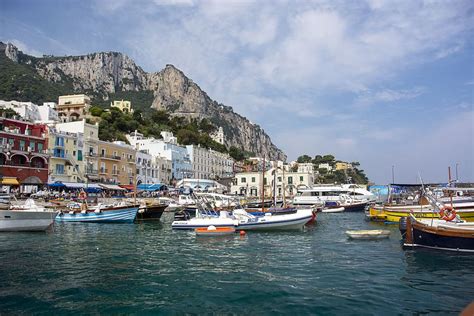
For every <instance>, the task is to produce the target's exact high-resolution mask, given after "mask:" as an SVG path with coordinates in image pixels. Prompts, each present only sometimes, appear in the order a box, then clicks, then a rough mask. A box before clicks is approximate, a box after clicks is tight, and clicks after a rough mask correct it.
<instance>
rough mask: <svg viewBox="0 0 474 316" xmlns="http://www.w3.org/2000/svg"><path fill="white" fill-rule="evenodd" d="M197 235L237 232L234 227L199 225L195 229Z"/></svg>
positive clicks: (218, 234) (221, 234)
mask: <svg viewBox="0 0 474 316" xmlns="http://www.w3.org/2000/svg"><path fill="white" fill-rule="evenodd" d="M194 231H195V232H196V236H226V235H232V234H234V233H235V228H233V227H216V226H214V225H211V226H208V227H207V228H206V227H199V228H196V229H195V230H194Z"/></svg>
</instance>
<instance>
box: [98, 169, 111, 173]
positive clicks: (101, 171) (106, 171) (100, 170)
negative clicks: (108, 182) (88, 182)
mask: <svg viewBox="0 0 474 316" xmlns="http://www.w3.org/2000/svg"><path fill="white" fill-rule="evenodd" d="M108 172H109V170H108V169H105V168H100V169H99V174H107V173H108Z"/></svg>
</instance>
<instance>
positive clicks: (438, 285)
mask: <svg viewBox="0 0 474 316" xmlns="http://www.w3.org/2000/svg"><path fill="white" fill-rule="evenodd" d="M165 215H169V214H165ZM171 220H172V218H167V217H166V216H165V217H164V218H163V219H162V222H161V223H159V222H158V223H153V222H147V223H140V224H133V225H128V224H123V225H100V224H80V223H76V224H68V223H64V224H59V225H55V227H54V230H53V231H52V232H50V233H45V234H29V233H19V234H0V258H1V269H0V282H1V284H2V286H0V311H2V313H3V312H4V313H7V314H17V313H27V314H31V313H48V314H49V313H53V312H60V313H65V312H67V313H73V312H81V313H143V312H150V313H156V312H160V313H180V312H187V313H202V312H203V311H206V312H208V311H211V312H215V313H237V314H244V313H252V314H273V313H281V314H288V313H293V314H325V315H341V314H343V315H361V314H364V315H365V314H374V315H380V314H413V313H434V314H440V315H445V314H457V313H458V312H459V311H460V310H461V309H462V308H463V307H464V306H465V305H467V304H468V303H469V302H470V301H471V300H472V299H473V298H474V272H473V271H472V258H473V257H472V256H471V255H463V254H457V253H445V252H436V251H424V250H420V251H418V250H417V251H403V250H402V249H401V247H400V234H399V232H398V229H397V227H396V226H384V225H383V224H380V223H370V222H365V221H364V219H363V214H356V213H353V214H350V213H334V214H320V215H319V216H318V223H317V224H315V225H313V226H310V227H308V228H307V229H306V230H305V231H301V232H261V233H257V232H248V233H247V235H245V236H239V235H238V234H235V235H231V236H221V237H218V238H215V237H196V236H195V234H194V233H193V232H188V231H172V230H171V228H170V223H171ZM381 227H383V228H384V229H389V230H390V231H391V236H390V238H389V239H387V240H379V241H366V242H361V241H353V240H349V239H347V237H346V235H345V233H344V232H345V230H348V229H378V228H381Z"/></svg>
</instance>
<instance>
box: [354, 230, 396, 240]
mask: <svg viewBox="0 0 474 316" xmlns="http://www.w3.org/2000/svg"><path fill="white" fill-rule="evenodd" d="M346 235H347V236H349V238H352V239H363V240H374V239H384V238H388V237H389V236H390V231H389V230H381V229H370V230H347V231H346Z"/></svg>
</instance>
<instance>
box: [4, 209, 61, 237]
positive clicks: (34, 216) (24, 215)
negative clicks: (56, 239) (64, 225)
mask: <svg viewBox="0 0 474 316" xmlns="http://www.w3.org/2000/svg"><path fill="white" fill-rule="evenodd" d="M56 215H57V212H48V211H44V212H38V211H10V210H1V211H0V232H15V231H45V230H47V229H48V228H49V227H50V226H51V225H52V224H53V223H54V218H55V217H56Z"/></svg>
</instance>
